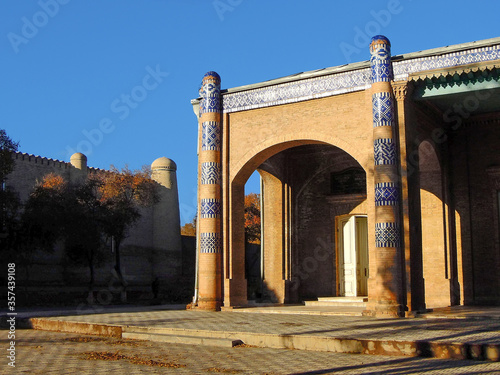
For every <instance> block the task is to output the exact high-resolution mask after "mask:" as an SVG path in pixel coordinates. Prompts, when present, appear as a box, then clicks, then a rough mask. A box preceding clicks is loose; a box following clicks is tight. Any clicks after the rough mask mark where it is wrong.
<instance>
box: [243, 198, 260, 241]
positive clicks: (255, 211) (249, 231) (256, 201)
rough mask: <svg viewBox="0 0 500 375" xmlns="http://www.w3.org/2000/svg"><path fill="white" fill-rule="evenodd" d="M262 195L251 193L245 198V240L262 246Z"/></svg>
mask: <svg viewBox="0 0 500 375" xmlns="http://www.w3.org/2000/svg"><path fill="white" fill-rule="evenodd" d="M260 229H261V228H260V194H256V193H250V194H247V195H246V196H245V239H246V241H247V242H250V243H253V244H260Z"/></svg>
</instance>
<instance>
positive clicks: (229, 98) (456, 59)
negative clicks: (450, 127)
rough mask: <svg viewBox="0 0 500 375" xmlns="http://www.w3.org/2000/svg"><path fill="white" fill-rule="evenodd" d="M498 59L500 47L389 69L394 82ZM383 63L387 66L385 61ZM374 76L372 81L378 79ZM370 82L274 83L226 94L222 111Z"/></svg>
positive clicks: (335, 78) (348, 75)
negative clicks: (433, 70)
mask: <svg viewBox="0 0 500 375" xmlns="http://www.w3.org/2000/svg"><path fill="white" fill-rule="evenodd" d="M380 57H382V56H378V58H380ZM499 59H500V45H496V46H490V47H485V48H479V49H478V48H476V49H473V50H466V51H461V52H455V53H449V54H444V55H440V56H429V57H423V58H417V59H411V60H403V61H395V62H393V63H392V69H393V74H394V79H395V80H405V79H406V78H407V77H408V75H409V74H412V73H417V72H422V71H426V70H431V69H439V68H448V67H454V66H457V67H459V66H460V65H466V64H470V63H475V62H486V61H493V60H499ZM377 64H378V62H377V63H376V69H377V70H376V71H377V72H379V71H380V76H381V77H383V78H384V79H385V77H388V76H390V75H391V72H390V71H388V70H387V69H385V68H382V67H379V66H378V65H377ZM384 64H385V65H384V66H387V61H386V60H385V61H384ZM377 77H378V76H376V77H375V78H376V79H378V78H377ZM372 79H373V78H372V70H371V69H366V68H364V69H359V70H353V71H348V72H341V73H334V74H330V75H326V76H322V77H314V78H309V79H304V80H300V81H294V82H287V83H280V84H275V85H272V86H268V87H264V88H258V89H253V90H246V91H240V92H235V93H227V94H224V100H223V110H224V112H226V113H230V112H237V111H244V110H248V109H255V108H264V107H270V106H274V105H281V104H287V103H295V102H300V101H304V100H310V99H315V98H322V97H326V96H333V95H340V94H345V93H347V92H354V91H361V90H364V89H367V88H369V87H370V86H371V83H372Z"/></svg>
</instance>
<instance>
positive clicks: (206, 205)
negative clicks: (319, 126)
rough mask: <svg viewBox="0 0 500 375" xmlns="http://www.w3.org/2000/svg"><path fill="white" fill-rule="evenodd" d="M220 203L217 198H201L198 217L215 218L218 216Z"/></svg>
mask: <svg viewBox="0 0 500 375" xmlns="http://www.w3.org/2000/svg"><path fill="white" fill-rule="evenodd" d="M220 213H221V204H220V200H219V199H201V202H200V217H201V218H202V219H215V218H218V217H219V216H220Z"/></svg>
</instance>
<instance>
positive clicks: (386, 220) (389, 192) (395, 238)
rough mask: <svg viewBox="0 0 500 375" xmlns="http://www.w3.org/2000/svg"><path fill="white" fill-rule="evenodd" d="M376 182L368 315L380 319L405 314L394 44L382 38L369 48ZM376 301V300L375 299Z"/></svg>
mask: <svg viewBox="0 0 500 375" xmlns="http://www.w3.org/2000/svg"><path fill="white" fill-rule="evenodd" d="M370 54H371V58H370V63H371V77H372V79H371V80H372V110H373V151H374V163H375V165H374V172H373V174H374V182H375V251H376V256H375V262H376V270H377V273H376V275H375V277H374V278H375V280H374V284H373V287H374V288H375V290H372V291H370V295H371V298H370V299H369V304H368V311H369V313H370V314H372V315H377V316H384V315H388V316H401V315H402V314H403V311H402V304H401V297H402V285H403V284H402V278H401V273H402V272H401V254H400V252H401V244H400V241H401V227H400V223H399V221H400V220H399V210H400V206H399V205H400V198H399V197H400V193H399V191H400V189H399V183H398V181H399V177H398V156H397V155H398V141H397V137H396V135H395V130H396V129H395V126H396V121H395V111H394V108H395V105H394V95H393V91H392V86H391V81H392V79H393V73H392V63H391V44H390V42H389V40H388V39H387V38H386V37H385V36H382V35H377V36H374V37H373V38H372V41H371V44H370ZM372 297H373V298H372Z"/></svg>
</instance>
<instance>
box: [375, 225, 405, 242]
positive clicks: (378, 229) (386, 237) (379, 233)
mask: <svg viewBox="0 0 500 375" xmlns="http://www.w3.org/2000/svg"><path fill="white" fill-rule="evenodd" d="M399 243H400V234H399V225H398V224H396V223H375V247H399Z"/></svg>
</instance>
